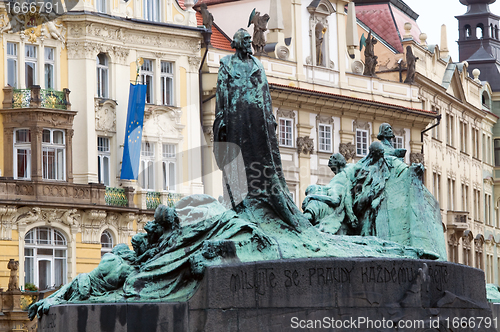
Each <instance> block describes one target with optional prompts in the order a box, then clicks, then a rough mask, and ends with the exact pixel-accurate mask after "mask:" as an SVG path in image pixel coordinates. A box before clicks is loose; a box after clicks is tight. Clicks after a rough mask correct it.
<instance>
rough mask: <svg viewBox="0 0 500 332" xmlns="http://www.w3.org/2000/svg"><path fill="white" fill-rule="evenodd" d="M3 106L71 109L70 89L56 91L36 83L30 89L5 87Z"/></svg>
mask: <svg viewBox="0 0 500 332" xmlns="http://www.w3.org/2000/svg"><path fill="white" fill-rule="evenodd" d="M3 91H4V101H3V108H52V109H60V110H71V103H70V102H69V93H70V91H69V90H68V89H64V90H63V91H56V90H52V89H41V88H40V86H38V85H34V86H32V87H31V88H29V89H14V88H12V87H10V86H8V87H5V88H4V89H3Z"/></svg>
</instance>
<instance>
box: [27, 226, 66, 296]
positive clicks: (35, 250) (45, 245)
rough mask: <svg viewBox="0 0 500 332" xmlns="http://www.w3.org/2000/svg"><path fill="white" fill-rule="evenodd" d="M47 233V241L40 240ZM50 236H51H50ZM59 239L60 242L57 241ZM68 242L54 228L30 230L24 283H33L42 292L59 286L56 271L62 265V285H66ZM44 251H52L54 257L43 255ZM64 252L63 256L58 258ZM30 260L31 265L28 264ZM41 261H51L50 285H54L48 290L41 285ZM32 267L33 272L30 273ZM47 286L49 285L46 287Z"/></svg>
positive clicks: (42, 227) (43, 227)
mask: <svg viewBox="0 0 500 332" xmlns="http://www.w3.org/2000/svg"><path fill="white" fill-rule="evenodd" d="M43 232H46V233H47V240H43V241H41V240H39V239H40V234H41V233H43ZM49 234H50V235H49ZM57 239H59V240H57ZM61 239H62V240H61ZM68 249H69V248H68V240H67V238H66V236H65V235H64V234H63V233H62V232H61V231H59V230H58V229H55V228H52V227H45V226H41V227H35V228H32V229H30V230H29V231H28V232H26V234H25V239H24V282H25V284H26V283H28V282H31V283H33V284H35V285H36V286H37V287H38V288H39V289H40V290H45V289H50V288H51V286H56V287H57V286H59V285H57V284H56V279H57V274H56V269H57V265H58V264H60V267H61V268H62V270H61V271H60V273H59V274H60V277H61V280H60V285H64V284H66V283H67V277H68V276H67V274H68ZM29 250H32V253H31V254H29ZM43 250H47V251H48V250H52V255H47V254H43V253H42V252H39V251H43ZM62 252H64V255H63V256H57V255H58V254H61V253H62ZM30 260H32V261H31V264H30V263H28V262H29V261H30ZM39 261H50V262H51V264H50V265H51V266H50V270H51V271H50V275H51V280H50V283H51V284H53V285H48V286H49V287H48V288H44V287H41V285H40V275H39V270H38V262H39ZM58 261H59V262H58ZM30 265H31V267H32V270H31V271H28V269H29V268H30ZM46 286H47V285H46Z"/></svg>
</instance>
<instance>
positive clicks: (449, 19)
mask: <svg viewBox="0 0 500 332" xmlns="http://www.w3.org/2000/svg"><path fill="white" fill-rule="evenodd" d="M403 1H404V2H405V3H406V4H407V5H408V6H410V8H411V9H413V11H415V12H416V13H417V14H419V15H420V16H419V18H418V19H417V23H418V26H419V27H420V30H421V31H422V32H425V33H426V34H427V43H428V44H440V43H441V25H442V24H446V29H447V33H448V48H449V49H450V55H451V57H452V59H453V61H458V44H457V43H456V41H457V40H458V20H457V19H456V18H455V16H457V15H462V14H465V12H466V11H467V6H464V5H462V4H461V3H460V1H459V0H403ZM490 11H491V12H492V13H494V14H496V15H499V16H500V0H497V1H496V2H495V3H494V4H492V5H490Z"/></svg>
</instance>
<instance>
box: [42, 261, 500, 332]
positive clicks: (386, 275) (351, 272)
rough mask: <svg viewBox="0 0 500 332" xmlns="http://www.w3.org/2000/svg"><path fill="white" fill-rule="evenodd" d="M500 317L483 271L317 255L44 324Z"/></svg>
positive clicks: (354, 324)
mask: <svg viewBox="0 0 500 332" xmlns="http://www.w3.org/2000/svg"><path fill="white" fill-rule="evenodd" d="M480 321H481V325H479V323H480ZM472 322H474V324H473V323H472ZM460 324H462V325H460ZM495 324H496V321H495V320H492V313H491V310H490V308H489V306H488V303H487V302H486V289H485V281H484V273H483V272H482V271H481V270H478V269H474V268H471V267H467V266H464V265H459V264H454V263H449V262H436V261H427V260H409V259H394V260H387V259H377V258H352V259H336V258H316V259H299V260H282V261H269V262H257V263H246V264H235V265H227V266H220V267H212V268H209V269H207V271H206V273H205V277H204V279H203V281H202V283H201V285H200V288H199V289H198V290H197V292H196V293H195V295H194V296H193V297H192V298H191V299H190V300H189V301H187V302H183V303H114V304H71V305H60V306H55V307H52V308H51V309H50V311H49V314H48V315H47V316H44V317H43V318H42V320H41V323H40V324H39V331H43V332H46V331H52V332H57V331H61V332H62V331H64V332H73V331H74V332H77V331H78V332H83V331H120V332H121V331H175V332H179V331H193V332H194V331H252V332H253V331H269V332H271V331H272V332H277V331H301V330H302V331H320V330H325V331H328V330H335V331H460V332H463V331H481V332H483V331H495V330H496V329H494V326H495ZM410 325H411V327H410ZM472 325H474V326H473V327H472Z"/></svg>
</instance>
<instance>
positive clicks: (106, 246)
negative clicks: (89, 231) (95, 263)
mask: <svg viewBox="0 0 500 332" xmlns="http://www.w3.org/2000/svg"><path fill="white" fill-rule="evenodd" d="M103 236H105V237H107V239H108V240H109V242H103V241H102V240H103V239H102V237H103ZM100 243H101V257H102V256H104V255H105V254H107V253H110V252H111V251H112V250H113V247H114V244H115V242H114V240H113V235H112V234H111V232H110V231H109V230H107V229H105V230H104V231H102V233H101V237H100Z"/></svg>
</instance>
